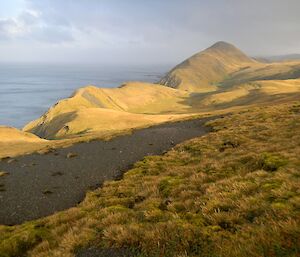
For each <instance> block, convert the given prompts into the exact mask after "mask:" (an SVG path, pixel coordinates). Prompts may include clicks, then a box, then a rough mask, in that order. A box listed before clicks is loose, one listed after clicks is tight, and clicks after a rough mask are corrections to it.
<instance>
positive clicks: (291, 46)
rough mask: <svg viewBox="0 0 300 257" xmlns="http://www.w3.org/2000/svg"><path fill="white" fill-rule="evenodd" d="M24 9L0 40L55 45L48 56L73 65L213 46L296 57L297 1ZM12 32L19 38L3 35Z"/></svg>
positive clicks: (177, 56) (74, 0) (169, 0)
mask: <svg viewBox="0 0 300 257" xmlns="http://www.w3.org/2000/svg"><path fill="white" fill-rule="evenodd" d="M26 8H27V10H24V11H23V12H22V13H20V14H19V16H18V17H14V19H7V20H1V19H0V39H1V38H2V39H11V40H12V39H14V40H15V42H18V43H19V44H22V40H26V42H28V41H30V40H32V41H35V42H39V43H40V44H44V46H47V45H49V44H50V45H53V44H54V45H61V48H60V49H59V51H58V48H55V49H56V50H54V48H53V49H52V50H51V51H53V52H50V51H49V53H48V55H49V58H50V55H51V58H54V57H55V56H57V58H58V60H60V59H59V58H60V56H61V54H60V53H61V52H63V51H68V53H69V54H70V56H74V59H75V58H76V59H87V60H91V61H98V60H101V61H103V62H116V63H117V62H119V61H120V60H123V61H124V62H137V61H138V60H141V61H142V62H151V63H159V62H161V61H162V60H163V61H165V62H171V63H174V64H175V63H177V62H179V61H181V60H182V59H184V58H186V57H188V56H189V55H192V54H193V53H195V52H197V51H199V50H202V49H204V48H206V47H208V46H209V45H210V44H213V43H214V42H215V41H219V40H225V41H229V42H231V43H233V44H235V45H237V46H238V47H240V48H241V49H242V50H245V51H246V52H247V53H249V54H251V55H278V54H281V53H282V54H285V53H294V52H300V45H299V43H298V42H299V40H300V15H298V12H299V10H300V1H299V0H285V1H283V0H213V1H204V0H164V1H161V0H152V1H141V0H122V1H121V0H101V1H99V0H88V1H83V0H64V1H62V0H26ZM28 10H29V11H28ZM32 11H33V13H32ZM34 12H36V13H37V14H38V15H34V14H35V13H34ZM0 18H1V17H0ZM20 25H21V27H20V28H19V27H18V26H20ZM14 26H15V29H18V28H19V29H20V30H22V29H24V33H21V32H20V33H19V34H18V33H15V34H13V33H10V32H11V29H12V28H14ZM22 26H23V27H22ZM66 47H69V48H68V49H67V48H66ZM41 49H42V48H41ZM43 49H44V48H43ZM0 51H1V50H0ZM40 51H42V50H40ZM54 51H56V52H54ZM72 51H73V52H72ZM45 55H46V56H47V53H45ZM44 58H45V56H44ZM71 61H72V60H71Z"/></svg>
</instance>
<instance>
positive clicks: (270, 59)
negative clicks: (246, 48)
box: [254, 54, 300, 63]
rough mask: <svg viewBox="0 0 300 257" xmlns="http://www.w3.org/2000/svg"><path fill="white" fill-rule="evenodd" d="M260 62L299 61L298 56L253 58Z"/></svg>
mask: <svg viewBox="0 0 300 257" xmlns="http://www.w3.org/2000/svg"><path fill="white" fill-rule="evenodd" d="M254 59H255V60H257V61H260V62H267V63H270V62H285V61H300V54H287V55H276V56H264V57H255V58H254Z"/></svg>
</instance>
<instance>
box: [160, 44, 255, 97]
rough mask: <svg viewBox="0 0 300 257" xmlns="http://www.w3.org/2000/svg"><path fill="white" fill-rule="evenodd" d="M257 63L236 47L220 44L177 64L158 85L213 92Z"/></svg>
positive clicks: (191, 90)
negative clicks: (222, 83)
mask: <svg viewBox="0 0 300 257" xmlns="http://www.w3.org/2000/svg"><path fill="white" fill-rule="evenodd" d="M254 62H255V61H254V60H253V59H251V58H250V57H248V56H247V55H246V54H244V53H243V52H242V51H241V50H239V49H238V48H237V47H235V46H234V45H232V44H229V43H227V42H224V41H219V42H217V43H215V44H214V45H212V46H211V47H209V48H207V49H205V50H204V51H201V52H199V53H196V54H195V55H193V56H191V57H190V58H188V59H186V60H185V61H183V62H182V63H180V64H179V65H177V66H176V67H175V68H173V69H172V70H171V71H170V72H169V73H168V74H167V75H166V76H165V77H163V78H162V79H161V81H160V82H159V83H160V84H162V85H165V86H169V87H173V88H179V89H181V90H185V91H189V92H196V91H197V92H211V91H214V90H216V84H217V83H219V82H222V81H223V80H224V78H225V77H227V76H228V75H229V74H230V73H232V72H235V71H238V70H239V69H240V68H242V67H245V66H249V65H251V64H253V63H254Z"/></svg>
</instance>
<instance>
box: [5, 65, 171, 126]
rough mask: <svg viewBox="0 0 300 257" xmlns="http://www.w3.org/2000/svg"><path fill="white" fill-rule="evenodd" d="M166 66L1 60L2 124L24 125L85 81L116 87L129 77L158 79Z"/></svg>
mask: <svg viewBox="0 0 300 257" xmlns="http://www.w3.org/2000/svg"><path fill="white" fill-rule="evenodd" d="M168 68H169V67H167V66H130V67H124V66H123V67H116V66H103V65H97V64H89V65H77V64H58V65H54V64H11V63H10V64H0V125H6V126H13V127H17V128H22V127H23V126H24V125H25V124H26V123H28V122H29V121H32V120H34V119H36V118H38V117H39V116H41V115H42V114H43V113H44V112H45V111H46V110H47V109H48V108H49V107H50V106H51V105H53V104H54V103H56V102H57V101H58V100H60V99H62V98H66V97H69V96H70V95H71V94H72V93H73V92H74V90H76V89H77V88H80V87H83V86H86V85H95V86H98V87H117V86H119V85H120V84H122V83H123V82H126V81H136V80H137V81H147V82H156V81H158V80H159V78H160V77H161V76H162V75H163V74H164V73H165V72H166V71H167V70H168Z"/></svg>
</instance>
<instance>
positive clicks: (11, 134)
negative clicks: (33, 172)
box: [0, 126, 47, 158]
mask: <svg viewBox="0 0 300 257" xmlns="http://www.w3.org/2000/svg"><path fill="white" fill-rule="evenodd" d="M46 145H47V140H43V139H41V138H39V137H37V136H36V135H33V134H31V133H26V132H22V131H20V130H18V129H16V128H11V127H3V126H0V158H1V157H3V156H11V155H16V154H18V155H20V154H24V153H26V152H30V151H34V150H38V149H40V148H43V147H45V146H46Z"/></svg>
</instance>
